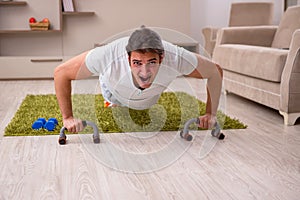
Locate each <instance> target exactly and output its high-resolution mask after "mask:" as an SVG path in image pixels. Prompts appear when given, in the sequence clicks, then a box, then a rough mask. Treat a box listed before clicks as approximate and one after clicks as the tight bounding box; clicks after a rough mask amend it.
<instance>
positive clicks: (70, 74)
mask: <svg viewBox="0 0 300 200" xmlns="http://www.w3.org/2000/svg"><path fill="white" fill-rule="evenodd" d="M87 53H88V52H84V53H82V54H80V55H78V56H76V57H74V58H72V59H70V60H68V61H67V62H65V63H63V64H61V65H59V66H58V67H56V68H55V71H54V84H55V92H56V97H57V101H58V105H59V108H60V111H61V114H62V117H63V124H64V127H66V128H67V129H68V131H70V132H79V131H81V130H82V129H83V127H82V123H81V121H80V120H77V119H74V118H73V111H72V101H71V81H72V80H76V79H84V78H87V77H90V76H91V75H92V73H91V72H90V71H89V70H88V69H87V67H86V65H85V57H86V55H87Z"/></svg>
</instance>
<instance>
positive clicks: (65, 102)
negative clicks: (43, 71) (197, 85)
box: [54, 27, 222, 132]
mask: <svg viewBox="0 0 300 200" xmlns="http://www.w3.org/2000/svg"><path fill="white" fill-rule="evenodd" d="M93 74H98V75H99V79H100V85H101V90H102V94H103V97H104V99H105V100H106V101H107V102H108V103H109V105H111V106H127V107H130V108H133V109H147V108H149V107H151V106H152V105H154V104H155V103H156V102H157V100H158V99H159V97H160V95H161V93H162V92H163V91H164V90H165V89H166V88H167V86H168V85H169V84H170V83H171V82H172V81H173V80H174V79H175V78H176V77H178V76H181V75H186V76H189V77H194V78H199V79H207V93H208V95H207V96H208V98H207V102H206V103H207V106H206V114H205V115H204V116H200V122H201V123H200V125H199V126H200V127H202V128H209V127H211V126H212V125H213V124H214V122H215V115H216V112H217V108H218V104H219V98H220V94H221V88H222V69H221V68H220V67H219V66H218V65H217V64H215V63H213V62H211V61H210V60H208V59H206V58H205V57H202V56H201V55H199V54H196V53H192V52H189V51H187V50H185V49H183V48H181V47H178V46H176V45H173V44H171V43H169V42H166V41H162V40H161V38H160V36H159V35H158V34H157V33H156V32H154V31H153V30H151V29H149V28H146V27H141V28H139V29H137V30H135V31H134V32H133V33H132V34H131V36H130V37H129V38H128V37H124V38H120V39H118V40H115V41H114V42H111V43H109V44H107V45H105V46H101V47H97V48H95V49H93V50H90V51H87V52H84V53H82V54H80V55H78V56H76V57H74V58H72V59H70V60H69V61H67V62H65V63H63V64H61V65H60V66H58V67H57V68H56V69H55V72H54V81H55V90H56V96H57V100H58V103H59V106H60V110H61V114H62V117H63V124H64V127H66V128H67V129H68V131H70V132H79V131H81V130H82V129H83V126H82V123H81V120H79V119H75V118H74V117H73V112H72V103H71V81H72V80H76V79H84V78H87V77H89V76H91V75H93Z"/></svg>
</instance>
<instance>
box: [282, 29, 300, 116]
mask: <svg viewBox="0 0 300 200" xmlns="http://www.w3.org/2000/svg"><path fill="white" fill-rule="evenodd" d="M280 95H281V96H280V110H281V111H282V112H285V113H295V112H298V113H300V29H297V30H296V31H295V32H294V34H293V37H292V40H291V44H290V49H289V53H288V56H287V61H286V63H285V66H284V69H283V72H282V76H281V85H280Z"/></svg>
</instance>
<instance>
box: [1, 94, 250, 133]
mask: <svg viewBox="0 0 300 200" xmlns="http://www.w3.org/2000/svg"><path fill="white" fill-rule="evenodd" d="M72 103H73V112H74V116H75V117H76V118H80V119H84V120H89V121H93V122H95V123H96V124H97V125H98V127H99V130H100V132H103V133H115V132H150V131H178V130H181V129H182V128H183V126H184V123H185V122H186V121H187V120H188V119H190V118H194V117H198V116H199V115H203V114H204V113H205V103H203V102H201V101H199V100H197V99H196V98H195V97H193V96H190V95H188V94H186V93H183V92H175V93H171V92H165V93H163V94H162V95H161V97H160V99H159V101H158V103H157V104H156V105H154V106H152V107H151V108H150V109H147V110H133V109H129V108H126V107H114V108H104V105H103V97H102V95H99V94H97V95H92V94H82V95H79V94H78V95H73V96H72ZM38 118H45V119H49V118H57V120H58V125H57V126H56V128H55V130H54V131H47V130H45V129H39V130H33V129H32V128H31V125H32V123H33V122H34V121H35V120H37V119H38ZM217 118H218V121H219V123H220V125H221V126H222V129H244V128H247V126H246V125H244V124H243V123H241V122H240V121H239V120H238V119H232V118H230V117H228V116H227V115H225V114H224V113H222V112H221V111H219V112H218V114H217ZM61 127H62V118H61V114H60V110H59V107H58V104H57V100H56V97H55V95H52V94H51V95H28V96H26V98H25V99H24V101H23V102H22V104H21V106H20V107H19V109H18V110H17V112H16V114H15V116H14V117H13V119H12V120H11V122H10V123H9V124H8V126H7V127H6V128H5V134H4V135H5V136H32V135H50V134H59V130H60V128H61ZM191 128H193V129H196V128H197V127H196V126H195V127H191ZM84 132H86V133H92V130H91V127H87V128H86V129H85V131H84Z"/></svg>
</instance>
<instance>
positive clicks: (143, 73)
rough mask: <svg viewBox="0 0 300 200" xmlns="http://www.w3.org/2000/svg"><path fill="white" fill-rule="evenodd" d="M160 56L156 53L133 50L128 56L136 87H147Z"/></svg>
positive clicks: (157, 66) (150, 82)
mask: <svg viewBox="0 0 300 200" xmlns="http://www.w3.org/2000/svg"><path fill="white" fill-rule="evenodd" d="M160 62H161V60H160V57H159V55H158V54H157V53H152V52H146V53H140V52H136V51H133V52H131V56H130V58H129V63H130V68H131V73H132V76H133V81H134V84H135V85H136V86H137V87H141V88H149V87H150V86H151V84H152V83H153V81H154V79H155V77H156V74H157V72H158V70H159V65H160Z"/></svg>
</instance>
